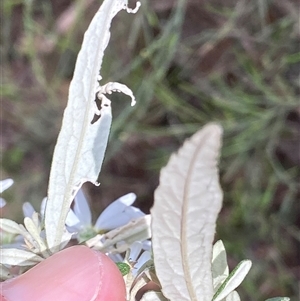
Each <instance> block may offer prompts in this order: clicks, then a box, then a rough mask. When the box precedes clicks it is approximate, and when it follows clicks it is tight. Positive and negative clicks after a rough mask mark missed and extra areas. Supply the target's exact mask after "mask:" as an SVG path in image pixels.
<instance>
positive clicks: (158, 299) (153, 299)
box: [141, 292, 168, 301]
mask: <svg viewBox="0 0 300 301" xmlns="http://www.w3.org/2000/svg"><path fill="white" fill-rule="evenodd" d="M141 301H168V299H167V298H166V297H165V296H164V295H163V294H162V293H160V292H147V293H145V294H144V295H143V297H142V299H141Z"/></svg>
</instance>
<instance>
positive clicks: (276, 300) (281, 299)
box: [266, 297, 290, 301]
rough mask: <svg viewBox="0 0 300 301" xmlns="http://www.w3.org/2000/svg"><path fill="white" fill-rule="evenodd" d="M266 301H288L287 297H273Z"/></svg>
mask: <svg viewBox="0 0 300 301" xmlns="http://www.w3.org/2000/svg"><path fill="white" fill-rule="evenodd" d="M266 301H290V298H289V297H275V298H270V299H267V300H266Z"/></svg>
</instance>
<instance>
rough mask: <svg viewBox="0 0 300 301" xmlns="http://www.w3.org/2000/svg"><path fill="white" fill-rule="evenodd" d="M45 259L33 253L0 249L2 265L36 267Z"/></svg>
mask: <svg viewBox="0 0 300 301" xmlns="http://www.w3.org/2000/svg"><path fill="white" fill-rule="evenodd" d="M41 261H43V258H42V257H40V256H38V255H36V254H33V253H32V252H29V251H25V250H19V249H0V263H1V264H8V265H18V266H30V265H35V264H37V263H39V262H41Z"/></svg>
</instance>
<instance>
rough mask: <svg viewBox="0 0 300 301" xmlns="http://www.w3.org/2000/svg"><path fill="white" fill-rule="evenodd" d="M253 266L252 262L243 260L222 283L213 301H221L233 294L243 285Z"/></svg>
mask: <svg viewBox="0 0 300 301" xmlns="http://www.w3.org/2000/svg"><path fill="white" fill-rule="evenodd" d="M251 266H252V262H251V261H250V260H242V261H241V262H240V263H239V264H238V265H237V266H236V267H235V268H234V270H233V271H232V272H231V273H230V274H229V276H228V277H227V278H226V280H225V281H224V282H223V283H222V285H221V286H220V288H219V289H218V291H217V292H216V293H215V296H214V298H213V300H214V301H221V300H223V299H224V298H225V297H227V296H228V295H229V294H230V293H231V292H233V291H234V290H235V289H236V288H237V287H238V286H239V285H240V284H241V283H242V281H243V280H244V278H245V277H246V275H247V274H248V272H249V270H250V268H251Z"/></svg>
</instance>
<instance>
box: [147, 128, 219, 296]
mask: <svg viewBox="0 0 300 301" xmlns="http://www.w3.org/2000/svg"><path fill="white" fill-rule="evenodd" d="M221 136H222V129H221V127H220V126H219V125H217V124H209V125H206V126H205V127H204V128H203V129H202V130H200V131H198V132H197V133H196V134H194V135H193V136H192V137H191V138H190V139H188V140H187V141H186V142H185V143H184V145H183V146H182V147H181V149H180V150H179V151H178V153H177V154H173V155H172V156H171V158H170V160H169V162H168V164H167V166H166V167H165V168H163V169H162V171H161V174H160V184H159V187H158V188H157V190H156V191H155V200H154V206H153V208H152V210H151V215H152V246H153V256H154V263H155V268H156V273H157V276H158V279H159V281H160V283H161V285H162V292H163V294H164V295H165V296H166V298H168V299H170V300H171V301H178V300H181V301H211V300H212V297H213V280H212V272H211V259H212V242H213V238H214V234H215V226H216V219H217V215H218V213H219V211H220V209H221V205H222V197H223V194H222V190H221V188H220V185H219V176H218V167H217V164H218V158H219V152H220V147H221Z"/></svg>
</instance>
